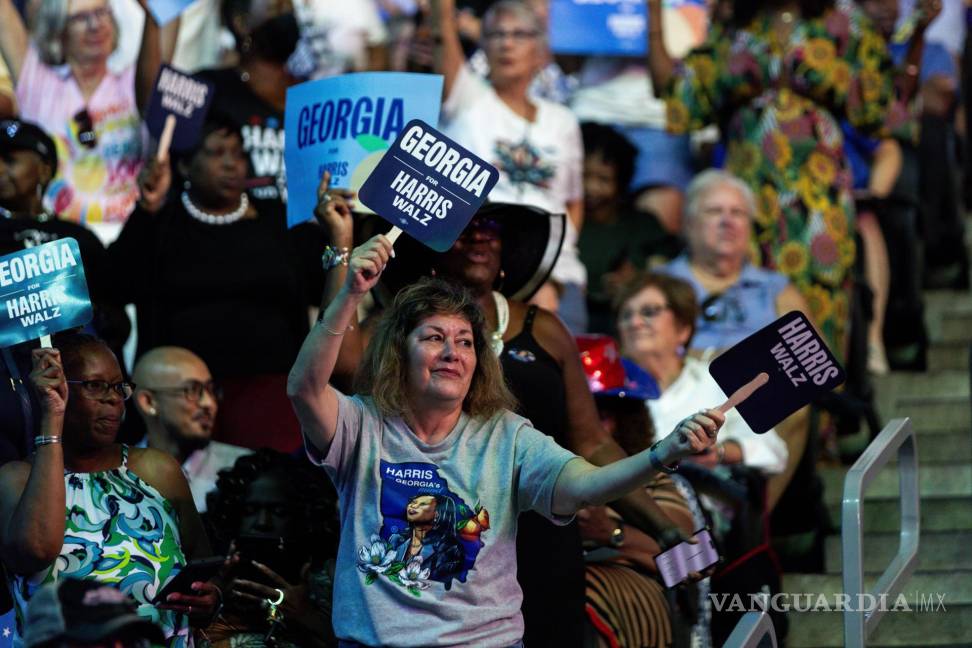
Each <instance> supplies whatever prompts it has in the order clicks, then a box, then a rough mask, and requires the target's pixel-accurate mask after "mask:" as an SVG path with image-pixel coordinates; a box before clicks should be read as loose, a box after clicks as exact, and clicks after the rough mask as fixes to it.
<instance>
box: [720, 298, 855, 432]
mask: <svg viewBox="0 0 972 648" xmlns="http://www.w3.org/2000/svg"><path fill="white" fill-rule="evenodd" d="M709 373H710V374H712V377H713V378H714V379H715V381H716V382H717V383H718V384H719V387H721V388H722V391H724V392H725V393H727V394H730V393H732V394H733V398H730V399H729V402H727V403H726V405H730V404H732V405H734V406H735V407H736V409H737V410H738V411H739V414H740V415H741V416H742V417H743V419H744V420H745V421H746V423H747V424H749V427H751V428H752V429H753V431H754V432H756V433H757V434H762V433H763V432H766V431H767V430H769V429H770V428H772V427H773V426H774V425H776V424H777V423H779V422H780V421H782V420H783V419H785V418H786V417H787V416H789V415H790V414H792V413H793V412H795V411H797V410H798V409H800V408H801V407H803V406H805V405H807V404H809V403H811V402H812V401H813V400H815V399H816V398H817V397H818V396H820V395H822V394H824V393H826V392H829V391H830V390H832V389H834V388H835V387H837V386H838V385H840V384H841V383H842V382H844V370H843V368H841V366H840V364H839V363H838V362H837V359H836V358H835V357H834V355H833V354H832V353H831V352H830V349H828V348H827V344H826V343H825V342H824V340H823V339H822V338H821V337H820V335H819V334H818V333H817V331H816V329H814V327H813V324H811V323H810V321H809V320H808V319H807V318H806V316H805V315H804V314H803V313H800V312H798V311H792V312H790V313H787V314H786V315H784V316H783V317H781V318H779V319H778V320H776V321H775V322H773V323H772V324H770V325H769V326H766V327H764V328H762V329H760V330H759V331H757V332H755V333H753V334H752V335H750V336H749V337H748V338H746V339H745V340H743V341H742V342H740V343H739V344H737V345H736V346H734V347H732V348H731V349H729V350H728V351H726V352H725V353H723V354H722V355H720V356H719V357H718V358H716V359H715V360H713V361H712V364H711V365H710V366H709ZM760 374H766V375H767V379H765V380H764V381H763V385H765V386H761V387H760V388H758V389H757V390H753V391H754V392H755V393H753V391H751V392H750V395H749V396H748V398H745V399H744V400H738V399H736V394H735V393H734V392H737V390H740V388H743V389H746V387H752V386H753V385H752V383H753V376H757V377H758V376H759V375H760ZM727 411H728V410H727Z"/></svg>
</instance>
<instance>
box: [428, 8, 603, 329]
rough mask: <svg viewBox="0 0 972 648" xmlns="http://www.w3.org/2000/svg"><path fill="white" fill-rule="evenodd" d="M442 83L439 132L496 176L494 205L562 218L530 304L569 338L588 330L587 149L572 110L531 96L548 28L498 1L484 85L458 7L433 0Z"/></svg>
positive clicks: (485, 37)
mask: <svg viewBox="0 0 972 648" xmlns="http://www.w3.org/2000/svg"><path fill="white" fill-rule="evenodd" d="M438 10H439V18H440V23H441V29H442V53H441V56H439V57H438V71H440V72H441V73H442V74H443V75H444V76H445V93H444V101H443V104H442V119H443V126H444V129H445V131H446V132H447V133H448V134H449V135H451V136H452V137H453V138H455V139H456V140H457V141H459V142H460V143H462V145H463V146H465V147H466V148H468V149H469V150H470V151H472V152H473V153H475V154H477V155H479V156H480V157H482V158H484V159H486V160H488V161H489V162H490V163H492V164H493V165H494V166H495V167H496V168H497V169H499V172H500V179H499V182H498V183H497V184H496V186H495V187H494V188H493V190H492V191H491V192H490V196H489V198H490V200H493V201H499V202H510V203H520V204H525V205H530V206H533V207H539V208H541V209H545V210H547V211H549V212H553V213H555V214H567V217H568V218H567V233H566V236H565V238H564V245H563V249H562V251H561V253H560V257H559V258H558V259H557V263H556V264H555V265H554V268H553V272H552V273H551V280H552V281H551V282H548V283H547V284H545V285H544V287H543V288H542V289H541V290H540V292H539V293H538V294H537V296H535V297H534V303H538V304H540V305H541V306H543V307H545V308H547V309H549V310H553V311H556V312H558V314H559V315H560V316H561V319H562V320H563V321H564V323H565V324H566V325H567V327H568V328H569V329H570V330H571V332H572V333H574V334H578V333H583V332H584V331H586V329H587V306H586V304H585V297H584V293H585V290H586V287H587V271H586V270H585V269H584V265H583V264H582V263H581V261H580V258H579V256H578V252H577V238H578V233H579V232H580V229H581V225H582V224H583V220H584V183H583V177H582V175H583V157H584V147H583V144H582V140H581V133H580V126H579V124H578V122H577V118H576V117H575V116H574V114H573V113H572V112H570V110H568V109H567V108H565V107H564V106H561V105H560V104H556V103H553V102H551V101H547V100H544V99H539V98H536V97H532V96H530V92H529V89H530V85H531V83H532V82H533V79H534V77H535V76H536V74H537V72H539V71H540V69H541V68H542V67H543V66H544V64H545V63H546V57H545V52H546V47H545V42H546V38H547V33H546V27H545V25H543V23H542V22H541V21H540V19H539V18H538V16H537V15H536V13H534V11H533V10H532V9H531V8H530V7H529V6H528V5H527V4H526V3H524V2H522V1H520V0H501V1H500V2H497V3H495V4H493V5H492V6H491V7H490V9H489V11H487V12H486V15H485V16H484V17H483V33H482V43H483V51H484V52H485V53H486V59H487V61H488V62H489V79H488V81H487V80H484V79H482V78H481V77H479V76H477V75H476V74H475V73H474V72H473V70H472V69H471V68H470V66H469V65H468V64H467V63H466V60H465V56H464V54H463V51H462V46H461V44H460V42H459V35H458V31H457V27H456V17H455V0H438Z"/></svg>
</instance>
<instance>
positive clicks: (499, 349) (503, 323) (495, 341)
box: [489, 290, 510, 357]
mask: <svg viewBox="0 0 972 648" xmlns="http://www.w3.org/2000/svg"><path fill="white" fill-rule="evenodd" d="M493 302H494V303H495V304H496V330H495V331H493V332H492V333H491V334H490V336H489V348H491V349H492V350H493V353H495V354H496V355H497V357H498V356H499V354H501V353H503V336H504V335H506V327H508V326H509V325H510V304H509V302H508V301H506V297H504V296H503V293H499V292H496V291H495V290H494V291H493Z"/></svg>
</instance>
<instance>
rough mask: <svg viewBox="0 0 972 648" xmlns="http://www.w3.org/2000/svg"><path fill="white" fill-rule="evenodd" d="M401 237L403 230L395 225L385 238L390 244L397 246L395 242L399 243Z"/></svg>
mask: <svg viewBox="0 0 972 648" xmlns="http://www.w3.org/2000/svg"><path fill="white" fill-rule="evenodd" d="M401 235H402V229H401V228H400V227H398V226H397V225H393V226H392V228H391V229H390V230H388V233H387V234H385V238H386V239H388V242H389V243H391V244H392V245H395V241H397V240H398V237H399V236H401Z"/></svg>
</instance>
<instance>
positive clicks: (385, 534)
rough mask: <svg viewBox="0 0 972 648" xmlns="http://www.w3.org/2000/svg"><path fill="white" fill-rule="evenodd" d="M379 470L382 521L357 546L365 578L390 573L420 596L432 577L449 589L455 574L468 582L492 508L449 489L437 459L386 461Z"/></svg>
mask: <svg viewBox="0 0 972 648" xmlns="http://www.w3.org/2000/svg"><path fill="white" fill-rule="evenodd" d="M380 471H381V503H380V508H381V518H382V525H381V528H380V529H379V530H378V532H377V533H374V534H372V535H371V538H370V540H369V542H368V544H366V545H362V546H361V547H359V548H358V570H359V571H361V572H362V573H363V574H364V579H365V584H366V585H371V584H372V583H374V582H375V581H377V580H379V579H388V580H389V581H391V582H392V583H394V584H396V585H399V586H400V587H404V588H405V589H407V590H408V591H409V593H411V594H413V595H415V596H421V592H422V590H427V589H429V588H430V587H432V585H433V582H438V583H442V584H443V585H444V586H445V589H447V590H448V589H450V588H451V587H452V580H453V579H458V580H459V582H461V583H465V582H466V577H467V575H468V573H469V570H470V569H472V568H473V566H474V565H475V563H476V557H477V556H478V555H479V550H480V549H481V548H482V547H483V546H484V543H483V541H482V539H481V537H482V534H483V533H484V532H485V531H487V530H488V529H489V512H488V511H487V510H486V509H484V508H483V507H482V506H481V505H479V503H477V504H476V505H475V506H474V507H469V506H468V505H467V504H466V503H465V502H464V501H463V500H462V498H461V497H459V496H458V495H457V494H456V493H453V492H452V491H450V490H449V484H448V483H447V481H446V480H445V478H443V477H441V476H440V475H439V469H438V467H437V466H436V465H435V464H430V463H414V462H413V463H400V464H394V463H389V462H387V461H382V462H381V465H380Z"/></svg>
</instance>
